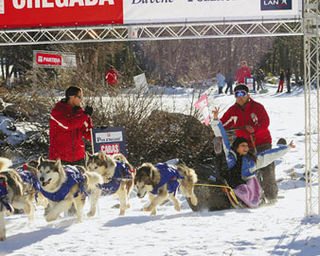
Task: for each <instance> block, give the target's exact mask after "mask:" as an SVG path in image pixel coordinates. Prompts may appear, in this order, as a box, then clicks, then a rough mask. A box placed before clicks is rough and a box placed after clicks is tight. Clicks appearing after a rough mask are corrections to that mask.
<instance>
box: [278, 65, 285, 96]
mask: <svg viewBox="0 0 320 256" xmlns="http://www.w3.org/2000/svg"><path fill="white" fill-rule="evenodd" d="M283 84H284V71H283V70H281V71H280V78H279V85H278V90H277V92H282V91H283Z"/></svg>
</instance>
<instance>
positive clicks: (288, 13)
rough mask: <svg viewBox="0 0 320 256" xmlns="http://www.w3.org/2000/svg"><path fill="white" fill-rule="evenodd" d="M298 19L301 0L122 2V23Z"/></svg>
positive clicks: (147, 0)
mask: <svg viewBox="0 0 320 256" xmlns="http://www.w3.org/2000/svg"><path fill="white" fill-rule="evenodd" d="M301 17H302V0H219V1H218V0H161V1H160V0H159V1H158V0H124V23H125V24H134V23H140V24H141V23H168V22H201V21H204V22H205V21H220V22H223V21H237V20H279V19H290V18H291V19H292V18H295V19H297V18H301Z"/></svg>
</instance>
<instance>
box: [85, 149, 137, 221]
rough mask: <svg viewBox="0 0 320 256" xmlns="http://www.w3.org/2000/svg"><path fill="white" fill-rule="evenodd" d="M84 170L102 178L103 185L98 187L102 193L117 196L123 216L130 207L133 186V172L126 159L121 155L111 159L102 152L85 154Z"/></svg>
mask: <svg viewBox="0 0 320 256" xmlns="http://www.w3.org/2000/svg"><path fill="white" fill-rule="evenodd" d="M86 169H87V171H91V172H97V173H99V174H100V175H101V176H102V178H103V184H100V186H99V187H100V189H101V190H102V193H103V194H108V195H111V194H114V195H117V196H118V197H119V201H120V215H124V214H125V210H126V208H129V207H130V205H129V203H128V199H129V195H130V193H131V191H132V189H133V186H134V182H133V180H134V171H133V168H132V166H131V165H130V164H129V162H128V160H127V159H126V157H125V156H124V155H122V154H116V155H114V156H113V157H111V156H108V155H107V154H106V153H104V152H102V151H100V152H99V153H96V154H94V155H90V154H87V157H86Z"/></svg>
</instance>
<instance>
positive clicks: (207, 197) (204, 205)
mask: <svg viewBox="0 0 320 256" xmlns="http://www.w3.org/2000/svg"><path fill="white" fill-rule="evenodd" d="M194 169H195V171H196V173H197V176H198V182H197V183H196V184H195V187H194V193H195V195H196V196H197V198H198V204H197V205H193V204H192V203H191V201H190V199H187V201H188V204H189V206H190V208H191V209H192V210H193V211H195V212H197V211H219V210H225V209H231V208H241V207H242V206H241V203H240V202H239V201H238V199H237V197H236V195H235V194H234V191H233V189H232V188H231V187H230V186H228V184H226V183H225V182H224V181H223V180H222V179H221V178H219V175H215V174H216V173H217V172H216V168H215V166H213V165H210V164H198V165H197V166H195V167H194Z"/></svg>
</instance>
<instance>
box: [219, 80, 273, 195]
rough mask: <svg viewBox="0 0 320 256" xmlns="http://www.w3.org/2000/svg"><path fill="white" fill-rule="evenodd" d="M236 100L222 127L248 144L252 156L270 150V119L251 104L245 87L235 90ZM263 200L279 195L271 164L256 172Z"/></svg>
mask: <svg viewBox="0 0 320 256" xmlns="http://www.w3.org/2000/svg"><path fill="white" fill-rule="evenodd" d="M234 95H235V98H236V102H235V104H233V105H232V106H231V107H230V108H229V109H227V111H226V112H225V113H224V114H223V116H222V117H221V123H222V124H223V126H224V128H225V129H226V130H231V131H234V133H235V136H236V137H243V138H245V139H246V140H247V141H248V145H249V148H250V150H251V151H252V152H257V153H259V152H262V151H264V150H267V149H271V147H272V145H271V143H272V138H271V134H270V131H269V124H270V119H269V115H268V113H267V111H266V110H265V108H264V106H263V105H262V104H260V103H258V102H256V101H254V100H253V99H252V98H251V97H250V95H249V89H248V87H247V86H246V85H245V84H239V85H237V86H236V87H235V88H234ZM258 177H259V179H260V180H261V185H262V188H263V191H264V196H265V198H266V199H267V200H269V201H274V200H276V198H277V195H278V186H277V182H276V177H275V166H274V163H271V164H269V165H268V166H266V167H264V168H262V169H261V170H259V172H258Z"/></svg>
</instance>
